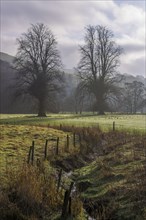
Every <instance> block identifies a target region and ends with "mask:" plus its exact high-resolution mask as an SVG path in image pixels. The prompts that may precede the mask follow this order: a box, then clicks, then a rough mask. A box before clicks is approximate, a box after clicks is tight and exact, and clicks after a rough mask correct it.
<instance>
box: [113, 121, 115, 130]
mask: <svg viewBox="0 0 146 220" xmlns="http://www.w3.org/2000/svg"><path fill="white" fill-rule="evenodd" d="M113 131H115V121H113Z"/></svg>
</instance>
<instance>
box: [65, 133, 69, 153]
mask: <svg viewBox="0 0 146 220" xmlns="http://www.w3.org/2000/svg"><path fill="white" fill-rule="evenodd" d="M66 140H67V143H66V148H67V151H69V135H67V137H66Z"/></svg>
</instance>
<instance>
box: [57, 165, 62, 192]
mask: <svg viewBox="0 0 146 220" xmlns="http://www.w3.org/2000/svg"><path fill="white" fill-rule="evenodd" d="M61 177H62V169H60V171H59V174H58V184H57V192H58V191H59V187H60V183H61Z"/></svg>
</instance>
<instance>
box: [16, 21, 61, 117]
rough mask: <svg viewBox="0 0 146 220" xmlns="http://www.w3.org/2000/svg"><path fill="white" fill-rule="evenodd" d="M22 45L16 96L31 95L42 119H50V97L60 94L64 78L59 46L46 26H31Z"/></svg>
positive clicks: (21, 41)
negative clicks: (48, 109)
mask: <svg viewBox="0 0 146 220" xmlns="http://www.w3.org/2000/svg"><path fill="white" fill-rule="evenodd" d="M17 42H18V51H17V54H16V59H15V62H14V64H15V69H16V71H17V78H16V86H15V87H16V96H20V95H29V96H31V97H33V98H35V100H37V103H38V116H46V109H47V103H48V100H49V97H51V94H53V95H54V92H55V93H56V92H57V91H59V89H60V86H61V82H62V81H63V75H62V73H61V71H60V69H61V67H62V63H61V59H60V55H59V52H58V50H57V42H56V39H55V37H54V35H53V34H52V32H51V31H50V30H49V29H48V28H47V27H46V26H45V25H44V24H40V23H38V24H36V25H31V27H30V28H29V29H28V31H27V32H26V33H23V34H22V35H21V36H20V38H19V39H17Z"/></svg>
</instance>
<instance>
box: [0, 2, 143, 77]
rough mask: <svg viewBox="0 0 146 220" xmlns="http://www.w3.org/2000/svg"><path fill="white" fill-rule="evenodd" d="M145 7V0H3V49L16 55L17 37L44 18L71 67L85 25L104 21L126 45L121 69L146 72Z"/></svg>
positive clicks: (134, 73) (123, 71)
mask: <svg viewBox="0 0 146 220" xmlns="http://www.w3.org/2000/svg"><path fill="white" fill-rule="evenodd" d="M145 11H146V5H145V1H144V0H129V1H128V0H121V1H120V0H106V1H105V0H95V1H90V0H81V1H79V0H74V1H70V0H68V1H67V0H66V1H61V0H60V1H59V0H58V1H57V0H55V1H49V0H48V1H47V0H44V1H43V0H42V1H39V0H25V1H23V0H21V1H19V0H17V1H15V0H1V27H0V28H1V42H0V43H1V48H0V50H1V51H2V52H5V53H8V54H10V55H15V54H16V51H17V44H16V38H18V37H19V36H20V35H21V34H22V33H23V32H26V31H27V29H28V28H29V27H30V24H35V23H37V22H41V23H44V24H45V25H47V26H48V27H49V28H50V29H51V30H52V32H53V33H54V35H55V37H56V39H57V41H58V48H59V50H60V52H61V57H62V61H63V64H64V65H65V68H67V69H71V68H73V67H75V66H76V65H77V63H78V61H79V59H80V54H79V45H80V44H83V43H84V33H85V29H84V28H85V26H87V25H89V24H91V25H104V26H107V27H108V28H109V29H111V30H112V31H113V33H114V36H115V40H116V42H117V43H118V44H119V45H121V46H122V47H123V48H124V54H123V55H122V56H121V66H120V68H119V71H120V72H121V73H128V74H133V75H143V76H145V72H146V71H145V70H146V68H145V58H146V55H145V49H146V44H145V42H146V37H145V36H146V29H145Z"/></svg>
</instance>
